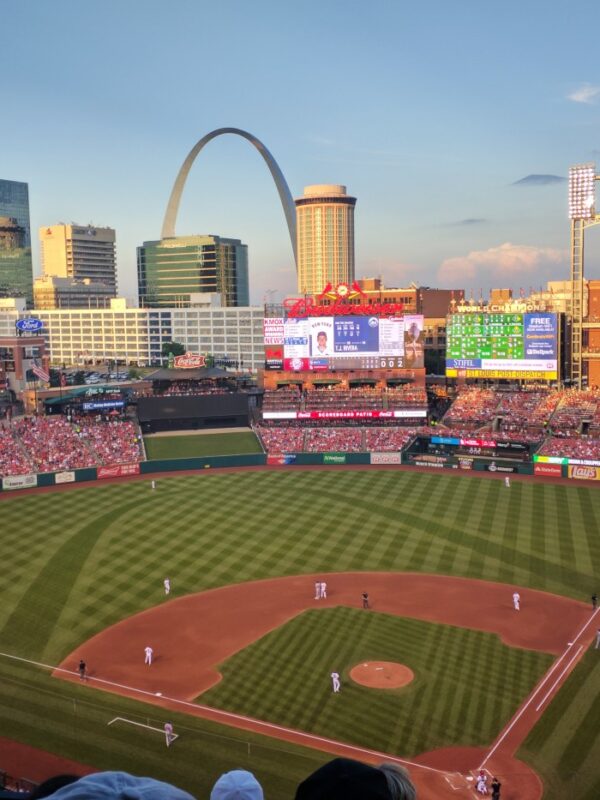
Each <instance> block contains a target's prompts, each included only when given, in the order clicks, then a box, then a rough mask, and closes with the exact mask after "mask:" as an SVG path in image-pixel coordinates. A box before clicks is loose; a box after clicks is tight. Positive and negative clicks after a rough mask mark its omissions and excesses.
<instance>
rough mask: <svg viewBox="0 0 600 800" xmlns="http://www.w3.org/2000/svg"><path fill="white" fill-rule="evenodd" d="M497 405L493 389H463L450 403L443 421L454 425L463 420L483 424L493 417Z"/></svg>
mask: <svg viewBox="0 0 600 800" xmlns="http://www.w3.org/2000/svg"><path fill="white" fill-rule="evenodd" d="M497 407H498V396H497V394H496V392H495V391H494V390H493V389H479V388H471V387H469V388H468V389H464V390H463V391H462V392H461V393H460V394H459V395H458V397H457V398H456V400H455V401H454V402H453V403H452V405H451V406H450V408H449V409H448V411H447V412H446V415H445V416H444V422H445V423H446V425H449V426H451V427H454V426H455V425H459V426H460V425H462V424H464V423H465V422H468V423H470V424H473V423H478V424H480V425H483V424H484V423H485V422H488V421H489V420H490V419H491V418H493V417H494V415H495V411H496V408H497Z"/></svg>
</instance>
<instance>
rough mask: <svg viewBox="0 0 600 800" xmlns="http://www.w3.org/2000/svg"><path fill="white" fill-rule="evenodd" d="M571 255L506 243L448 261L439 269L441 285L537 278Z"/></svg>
mask: <svg viewBox="0 0 600 800" xmlns="http://www.w3.org/2000/svg"><path fill="white" fill-rule="evenodd" d="M567 257H568V256H567V252H566V251H564V250H557V249H555V248H552V247H533V246H531V245H526V244H511V243H510V242H505V243H504V244H501V245H499V246H498V247H490V248H489V249H488V250H472V251H471V252H470V253H469V254H468V255H466V256H458V257H456V258H446V259H445V260H444V261H443V262H442V264H441V266H440V268H439V270H438V280H439V281H440V283H441V284H452V283H453V284H455V285H459V286H463V285H465V284H468V283H470V282H471V281H472V280H473V279H474V278H478V279H479V280H481V281H482V282H484V283H486V282H488V281H497V280H499V279H511V278H516V277H522V276H524V275H534V274H536V273H538V272H540V271H541V270H543V269H544V267H548V266H553V265H555V264H563V263H564V262H565V259H567Z"/></svg>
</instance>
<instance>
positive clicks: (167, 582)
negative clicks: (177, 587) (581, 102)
mask: <svg viewBox="0 0 600 800" xmlns="http://www.w3.org/2000/svg"><path fill="white" fill-rule="evenodd" d="M163 584H164V587H165V594H169V593H170V591H171V581H170V580H169V579H168V578H165V579H164V581H163Z"/></svg>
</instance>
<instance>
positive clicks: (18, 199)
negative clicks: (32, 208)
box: [0, 178, 33, 306]
mask: <svg viewBox="0 0 600 800" xmlns="http://www.w3.org/2000/svg"><path fill="white" fill-rule="evenodd" d="M0 297H24V298H25V299H26V300H27V304H28V305H29V306H31V305H32V302H33V262H32V258H31V227H30V222H29V187H28V185H27V184H26V183H22V182H20V181H9V180H4V179H1V178H0Z"/></svg>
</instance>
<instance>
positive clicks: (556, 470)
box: [533, 463, 562, 478]
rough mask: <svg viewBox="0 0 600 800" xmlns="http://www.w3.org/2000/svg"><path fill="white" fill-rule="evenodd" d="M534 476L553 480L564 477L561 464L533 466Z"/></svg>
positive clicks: (538, 464)
mask: <svg viewBox="0 0 600 800" xmlns="http://www.w3.org/2000/svg"><path fill="white" fill-rule="evenodd" d="M533 474H534V475H543V476H546V477H551V478H560V477H562V467H561V465H560V464H540V463H537V464H534V465H533Z"/></svg>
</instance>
